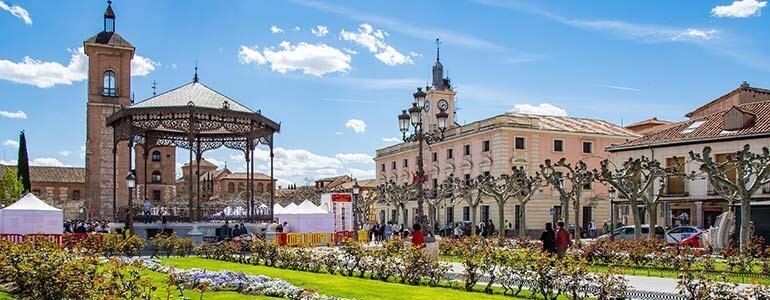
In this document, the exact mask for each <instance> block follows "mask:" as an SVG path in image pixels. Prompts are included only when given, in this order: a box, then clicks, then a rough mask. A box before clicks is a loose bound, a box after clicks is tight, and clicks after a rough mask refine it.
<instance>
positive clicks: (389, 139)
mask: <svg viewBox="0 0 770 300" xmlns="http://www.w3.org/2000/svg"><path fill="white" fill-rule="evenodd" d="M382 141H383V142H386V143H400V142H401V139H400V138H397V137H384V138H382Z"/></svg>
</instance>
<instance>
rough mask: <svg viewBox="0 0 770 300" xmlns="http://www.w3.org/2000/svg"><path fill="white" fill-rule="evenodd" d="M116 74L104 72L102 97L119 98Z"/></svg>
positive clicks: (109, 71)
mask: <svg viewBox="0 0 770 300" xmlns="http://www.w3.org/2000/svg"><path fill="white" fill-rule="evenodd" d="M115 78H116V77H115V72H113V71H112V70H107V71H105V72H104V85H102V96H108V97H117V96H118V89H117V88H116V87H115V85H116V84H115Z"/></svg>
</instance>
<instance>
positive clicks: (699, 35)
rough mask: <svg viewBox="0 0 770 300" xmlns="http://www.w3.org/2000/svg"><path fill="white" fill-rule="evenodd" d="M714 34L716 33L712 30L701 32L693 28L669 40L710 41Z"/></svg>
mask: <svg viewBox="0 0 770 300" xmlns="http://www.w3.org/2000/svg"><path fill="white" fill-rule="evenodd" d="M716 34H717V31H716V30H714V29H710V30H701V29H695V28H687V30H685V31H684V32H682V33H680V34H678V35H676V36H674V37H672V38H671V39H672V40H675V41H676V40H682V39H695V40H710V39H712V38H713V37H714V35H716Z"/></svg>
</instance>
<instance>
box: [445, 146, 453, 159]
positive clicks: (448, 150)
mask: <svg viewBox="0 0 770 300" xmlns="http://www.w3.org/2000/svg"><path fill="white" fill-rule="evenodd" d="M452 150H454V149H452V148H449V149H446V158H447V159H452V158H453V157H454V151H452Z"/></svg>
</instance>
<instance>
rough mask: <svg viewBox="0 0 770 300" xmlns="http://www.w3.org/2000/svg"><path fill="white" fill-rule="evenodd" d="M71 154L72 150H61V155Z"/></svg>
mask: <svg viewBox="0 0 770 300" xmlns="http://www.w3.org/2000/svg"><path fill="white" fill-rule="evenodd" d="M70 154H72V152H71V151H67V150H62V151H59V155H61V156H70Z"/></svg>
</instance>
